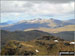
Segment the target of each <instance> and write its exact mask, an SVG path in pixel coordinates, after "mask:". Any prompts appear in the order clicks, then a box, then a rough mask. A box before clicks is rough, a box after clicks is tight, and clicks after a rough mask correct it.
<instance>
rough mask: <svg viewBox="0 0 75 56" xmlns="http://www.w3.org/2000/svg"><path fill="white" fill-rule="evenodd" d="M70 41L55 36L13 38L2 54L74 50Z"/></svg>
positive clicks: (57, 53) (32, 53)
mask: <svg viewBox="0 0 75 56" xmlns="http://www.w3.org/2000/svg"><path fill="white" fill-rule="evenodd" d="M55 40H58V41H57V42H55ZM69 43H70V41H64V40H63V39H60V38H57V37H54V36H43V37H41V38H37V39H35V40H31V41H16V40H11V41H9V42H8V43H7V44H6V45H5V47H4V48H2V51H1V55H59V51H74V45H72V44H69Z"/></svg>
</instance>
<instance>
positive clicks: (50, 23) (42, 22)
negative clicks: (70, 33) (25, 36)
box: [0, 19, 75, 31]
mask: <svg viewBox="0 0 75 56" xmlns="http://www.w3.org/2000/svg"><path fill="white" fill-rule="evenodd" d="M74 21H75V19H71V20H66V21H61V20H56V19H33V20H23V21H19V22H17V23H15V24H8V25H4V26H3V25H0V27H1V29H2V30H10V31H16V30H25V29H31V28H49V29H53V28H59V27H64V26H67V25H75V22H74Z"/></svg>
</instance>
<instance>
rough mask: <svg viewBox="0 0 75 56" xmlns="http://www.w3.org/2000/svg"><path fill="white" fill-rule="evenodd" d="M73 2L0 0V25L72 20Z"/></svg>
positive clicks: (56, 0) (63, 0)
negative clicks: (19, 22) (25, 21)
mask: <svg viewBox="0 0 75 56" xmlns="http://www.w3.org/2000/svg"><path fill="white" fill-rule="evenodd" d="M74 3H75V1H74V0H1V1H0V4H1V8H0V10H1V17H0V19H1V23H3V22H18V21H20V20H30V19H38V18H42V19H49V18H54V19H59V20H68V19H75V18H74Z"/></svg>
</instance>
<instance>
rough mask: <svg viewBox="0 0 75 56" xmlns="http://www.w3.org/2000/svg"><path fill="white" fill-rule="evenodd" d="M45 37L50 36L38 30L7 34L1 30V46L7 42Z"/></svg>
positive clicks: (7, 32)
mask: <svg viewBox="0 0 75 56" xmlns="http://www.w3.org/2000/svg"><path fill="white" fill-rule="evenodd" d="M45 35H48V36H50V35H51V34H50V33H47V32H43V31H38V30H33V31H26V32H24V31H14V32H9V31H5V30H1V44H2V45H4V44H5V43H6V42H7V41H9V40H18V41H30V40H33V39H37V38H40V37H42V36H45Z"/></svg>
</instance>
